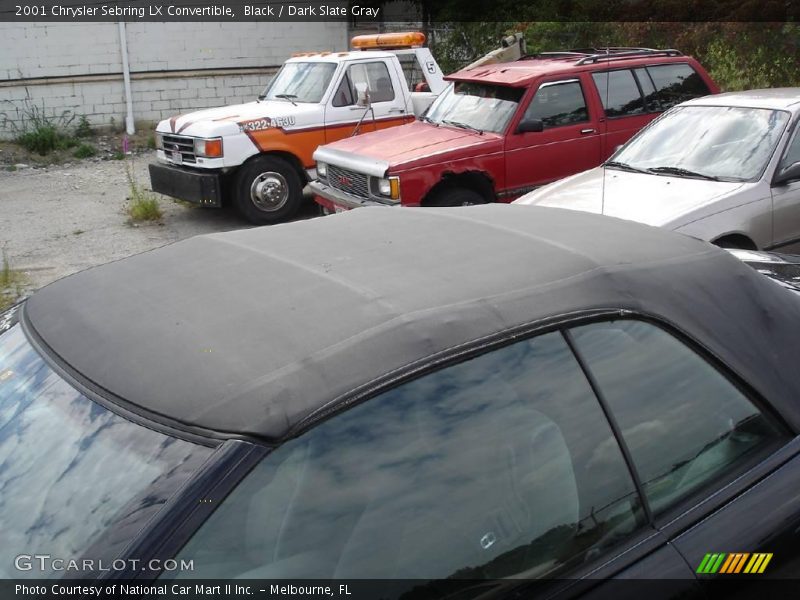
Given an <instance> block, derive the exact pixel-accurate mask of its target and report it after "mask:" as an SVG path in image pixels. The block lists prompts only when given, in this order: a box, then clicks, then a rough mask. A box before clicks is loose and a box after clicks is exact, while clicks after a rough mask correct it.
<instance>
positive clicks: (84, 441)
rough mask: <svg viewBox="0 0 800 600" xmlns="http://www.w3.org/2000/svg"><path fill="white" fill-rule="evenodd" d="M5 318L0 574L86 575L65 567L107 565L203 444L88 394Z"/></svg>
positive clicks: (204, 452) (1, 318) (201, 453)
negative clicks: (127, 415) (40, 558)
mask: <svg viewBox="0 0 800 600" xmlns="http://www.w3.org/2000/svg"><path fill="white" fill-rule="evenodd" d="M11 319H12V316H10V313H6V314H5V315H0V331H3V329H7V331H6V333H3V334H2V335H0V531H2V532H3V535H2V541H0V578H52V577H81V576H85V573H83V574H81V573H76V572H74V570H70V569H69V568H68V567H66V566H65V565H66V564H68V561H72V560H74V561H82V560H83V559H87V560H88V559H91V560H94V561H95V563H94V567H91V566H90V567H89V568H88V569H87V570H88V571H92V570H93V569H97V568H98V566H99V564H98V562H99V561H103V562H104V563H105V564H106V565H109V564H111V563H112V561H114V560H115V558H117V557H118V556H119V555H120V553H121V551H122V550H123V549H124V548H125V547H126V545H127V544H128V543H129V542H130V541H131V539H132V538H133V537H134V535H135V534H136V533H137V532H138V531H139V530H141V529H142V527H143V526H144V525H145V524H146V523H147V522H148V521H149V520H150V519H151V518H152V517H153V516H154V515H155V513H156V512H157V511H158V510H159V509H160V508H161V507H162V505H163V504H164V502H165V501H166V500H167V498H169V497H170V496H171V495H172V494H173V493H174V492H175V491H176V490H177V489H178V488H179V487H180V486H181V485H182V484H183V483H184V482H185V481H186V480H187V479H188V478H189V476H190V475H191V473H192V472H193V471H194V470H195V469H196V468H197V467H198V466H199V465H200V464H201V462H202V461H203V460H205V459H206V458H207V457H208V456H209V454H210V453H211V449H210V448H206V447H204V446H198V445H196V444H192V443H189V442H185V441H183V440H179V439H176V438H173V437H169V436H167V435H164V434H161V433H157V432H155V431H153V430H151V429H147V428H145V427H142V426H140V425H136V424H134V423H132V422H130V421H128V420H126V419H123V418H122V417H120V416H118V415H116V414H115V413H112V412H111V411H109V410H107V409H105V408H103V407H102V406H100V405H99V404H96V403H95V402H93V401H91V400H89V399H88V398H87V397H86V396H84V395H82V394H81V393H80V392H78V391H77V390H76V389H74V388H73V387H71V386H70V385H69V384H67V382H66V381H65V380H64V379H62V378H61V377H60V376H59V375H57V374H56V373H55V372H54V371H53V370H52V369H51V368H50V367H49V366H48V365H47V364H46V363H45V362H44V360H43V359H42V357H41V356H40V355H39V354H38V353H37V352H36V351H35V350H34V349H33V348H32V347H31V345H30V344H29V343H28V340H27V338H26V336H25V334H24V333H23V331H22V330H21V328H20V325H19V324H12V321H11ZM20 555H26V556H37V555H49V556H50V557H51V559H52V560H50V561H47V562H46V563H44V562H34V563H33V564H32V565H31V563H30V562H26V561H23V562H22V563H20V562H19V561H18V559H17V557H19V556H20ZM56 560H59V561H66V562H65V563H58V562H56ZM79 564H81V565H83V562H80V563H79ZM81 568H84V567H81Z"/></svg>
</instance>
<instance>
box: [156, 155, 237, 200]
mask: <svg viewBox="0 0 800 600" xmlns="http://www.w3.org/2000/svg"><path fill="white" fill-rule="evenodd" d="M150 189H152V190H153V191H154V192H158V193H159V194H165V195H167V196H172V197H173V198H178V199H180V200H186V201H187V202H192V203H194V204H199V205H200V206H210V207H220V206H222V176H221V175H220V174H219V173H217V172H210V173H204V172H202V171H199V170H192V169H186V168H183V167H176V166H172V165H164V164H160V163H150Z"/></svg>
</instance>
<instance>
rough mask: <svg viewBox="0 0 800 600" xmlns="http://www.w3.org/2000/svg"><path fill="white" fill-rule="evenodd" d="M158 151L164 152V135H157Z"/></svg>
mask: <svg viewBox="0 0 800 600" xmlns="http://www.w3.org/2000/svg"><path fill="white" fill-rule="evenodd" d="M156 149H157V150H163V149H164V134H163V133H156Z"/></svg>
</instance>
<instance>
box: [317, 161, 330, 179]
mask: <svg viewBox="0 0 800 600" xmlns="http://www.w3.org/2000/svg"><path fill="white" fill-rule="evenodd" d="M317 177H318V178H319V179H327V178H328V165H326V164H325V163H324V162H318V163H317Z"/></svg>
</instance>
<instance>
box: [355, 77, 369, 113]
mask: <svg viewBox="0 0 800 600" xmlns="http://www.w3.org/2000/svg"><path fill="white" fill-rule="evenodd" d="M356 94H357V97H356V106H360V107H361V108H369V107H370V103H371V101H370V95H369V86H368V85H367V84H366V83H357V84H356Z"/></svg>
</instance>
